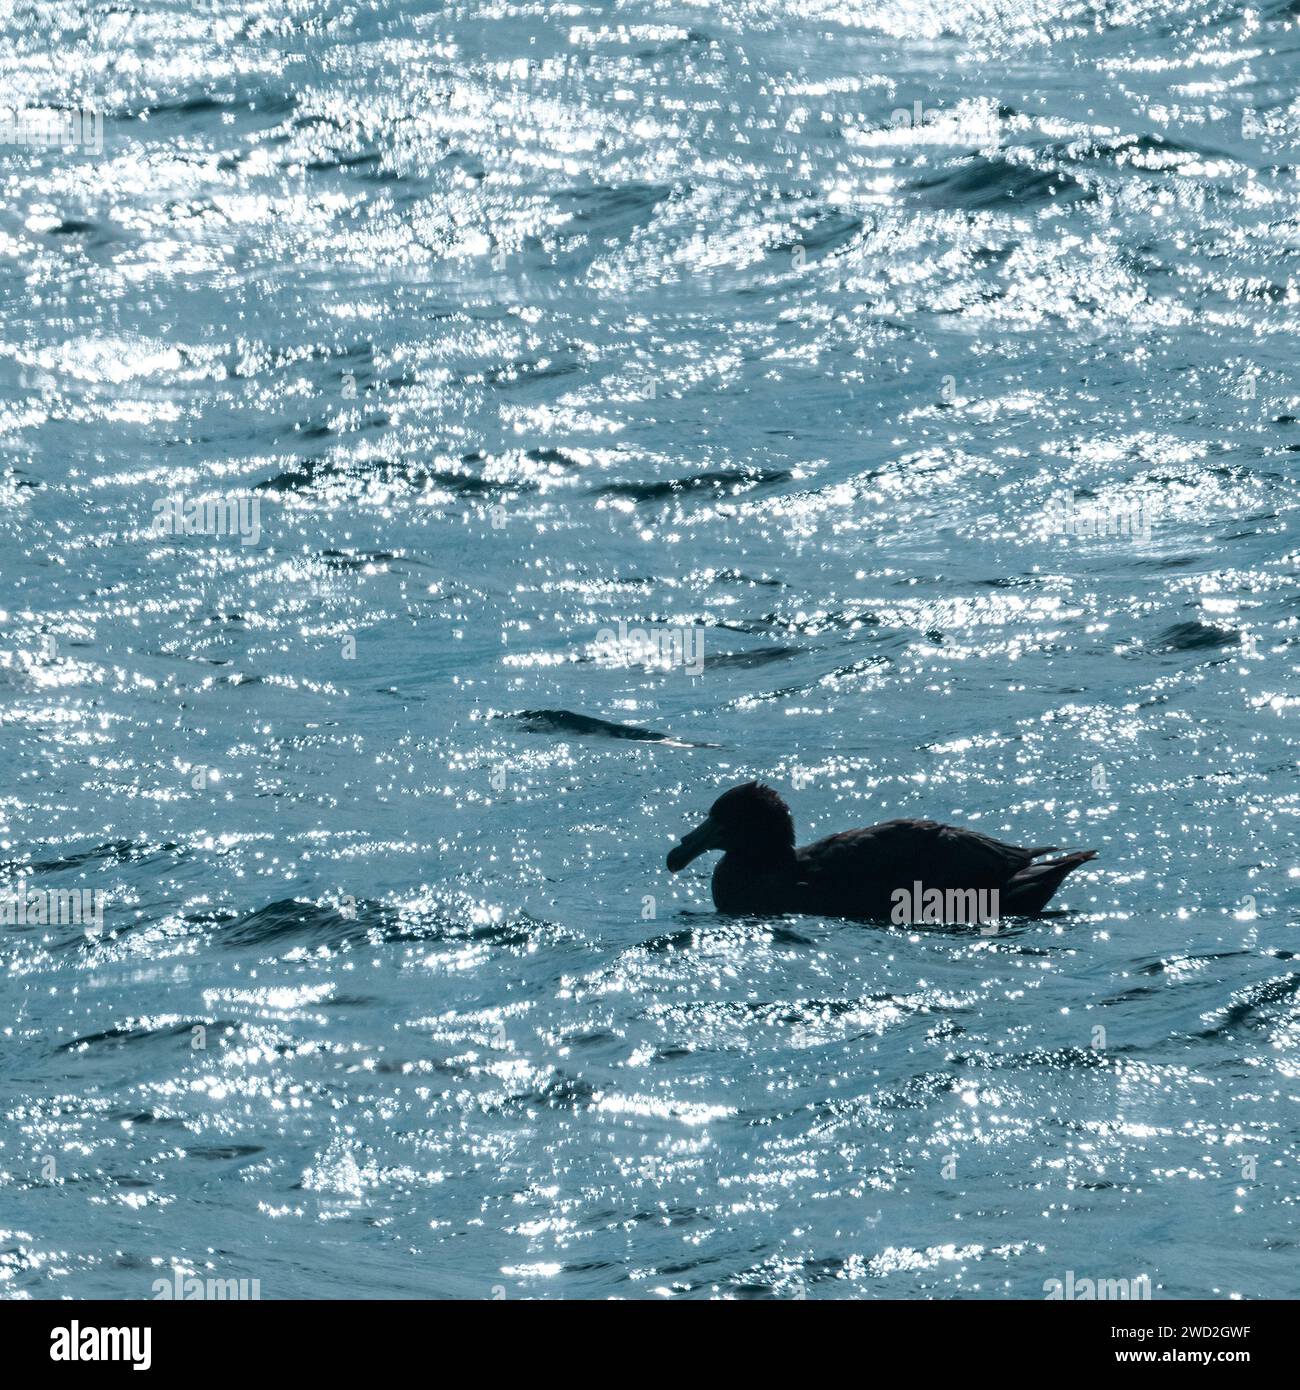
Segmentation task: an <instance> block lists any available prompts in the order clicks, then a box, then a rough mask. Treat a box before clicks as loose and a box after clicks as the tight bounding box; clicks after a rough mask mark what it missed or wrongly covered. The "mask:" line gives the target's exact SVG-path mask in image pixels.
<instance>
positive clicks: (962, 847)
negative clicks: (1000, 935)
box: [799, 820, 1051, 889]
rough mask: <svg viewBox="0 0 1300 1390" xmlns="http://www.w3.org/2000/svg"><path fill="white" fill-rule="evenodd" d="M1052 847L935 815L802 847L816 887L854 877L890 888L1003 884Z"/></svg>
mask: <svg viewBox="0 0 1300 1390" xmlns="http://www.w3.org/2000/svg"><path fill="white" fill-rule="evenodd" d="M1049 848H1051V846H1045V847H1040V848H1035V849H1029V848H1025V847H1023V846H1021V845H1009V844H1006V843H1004V842H1003V841H1001V840H994V839H992V838H991V837H990V836H988V835H981V834H980V832H979V831H978V830H964V829H962V828H960V827H959V826H955V825H940V824H939V823H938V822H937V821H932V820H891V821H885V822H883V823H882V824H880V825H872V826H867V827H866V828H864V829H862V830H845V831H841V832H840V834H838V835H830V836H827V838H826V839H824V840H818V841H817V842H816V843H815V844H811V845H808V846H807V847H806V848H804V849H802V850H800V851H799V877H800V879H801V880H803V881H804V882H806V883H808V885H809V886H810V887H814V888H815V887H816V886H818V885H819V884H826V883H830V882H836V883H840V884H843V883H844V882H845V881H846V879H848V878H850V877H857V878H860V879H862V880H865V881H873V882H875V883H878V884H882V885H884V884H888V885H889V886H890V887H906V888H910V887H911V886H912V884H913V883H915V882H919V883H921V884H923V885H924V886H925V887H926V888H939V889H947V888H1000V887H1002V886H1003V885H1004V884H1005V883H1006V882H1007V880H1008V879H1009V878H1011V876H1012V875H1013V874H1016V873H1019V871H1020V870H1021V869H1023V868H1025V867H1026V866H1027V865H1028V864H1030V863H1032V861H1033V860H1034V858H1035V857H1036V856H1037V855H1040V854H1045V853H1046V852H1047V849H1049Z"/></svg>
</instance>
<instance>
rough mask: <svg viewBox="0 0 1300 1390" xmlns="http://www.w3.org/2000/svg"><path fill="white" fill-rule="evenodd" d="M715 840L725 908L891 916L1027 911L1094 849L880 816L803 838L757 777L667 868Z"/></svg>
mask: <svg viewBox="0 0 1300 1390" xmlns="http://www.w3.org/2000/svg"><path fill="white" fill-rule="evenodd" d="M711 849H720V850H722V851H723V855H722V858H721V859H720V860H719V861H718V864H717V867H716V868H715V869H714V870H713V904H714V906H715V907H716V908H717V909H718V911H719V912H727V913H733V914H736V915H738V916H739V915H746V916H748V915H757V916H778V915H781V914H783V913H787V912H799V913H813V914H816V915H818V916H824V917H856V918H859V919H863V920H869V921H876V920H883V921H891V920H892V921H895V922H904V921H906V922H913V921H924V922H951V921H963V922H966V921H976V920H987V919H989V918H990V917H992V918H994V919H996V918H997V917H998V916H1003V915H1015V916H1032V915H1033V914H1034V913H1037V912H1041V911H1042V910H1043V908H1044V907H1046V906H1047V903H1048V900H1049V899H1050V898H1051V896H1052V894H1053V893H1055V892H1056V890H1057V889H1058V888H1059V887H1060V886H1061V881H1062V879H1064V878H1065V876H1066V874H1068V873H1069V872H1070V870H1071V869H1077V868H1078V867H1079V865H1080V864H1083V863H1086V862H1087V861H1088V860H1089V859H1093V858H1095V857H1096V851H1095V850H1090V849H1085V850H1078V851H1076V852H1075V853H1073V854H1066V855H1063V856H1062V857H1061V858H1060V859H1045V860H1042V861H1041V862H1039V863H1035V862H1034V861H1035V860H1036V859H1038V856H1039V855H1041V854H1050V853H1053V852H1055V851H1056V849H1057V847H1056V846H1055V845H1043V846H1040V847H1038V848H1036V849H1026V848H1023V847H1021V846H1019V845H1008V844H1004V843H1003V842H1002V841H1001V840H993V839H990V838H989V837H988V836H987V835H981V834H980V833H979V831H977V830H963V829H961V828H960V827H959V826H955V825H940V824H939V823H938V822H937V821H932V820H891V821H885V822H883V823H882V824H880V825H871V826H867V827H865V828H864V829H862V830H843V831H841V832H840V833H839V834H838V835H828V836H827V837H826V839H824V840H818V841H816V842H815V843H814V844H811V845H805V846H804V847H803V848H802V849H796V848H795V843H794V817H793V816H791V814H790V808H789V807H788V806H787V805H786V804H785V802H784V801H782V799H781V797H780V795H779V794H778V793H777V792H775V791H773V789H772V788H771V787H765V786H763V785H762V783H759V782H747V783H745V785H744V786H743V787H733V788H732V789H731V790H730V791H729V792H724V793H723V794H722V795H721V796H720V797H719V798H718V799H717V800H716V801H715V802H714V803H713V807H712V809H711V810H710V811H709V814H708V817H707V819H705V821H704V822H703V823H702V824H701V825H698V826H697V827H696V828H695V829H694V830H692V831H691V832H690V834H688V835H686V836H684V837H683V839H682V842H681V844H679V845H677V846H676V847H675V848H674V849H673V850H672V852H671V853H670V854H669V855H668V867H669V869H670V870H672V872H673V873H676V872H677V871H678V870H679V869H684V868H685V867H686V865H687V864H689V863H690V862H691V860H692V859H695V858H696V857H697V856H699V855H701V854H703V853H704V852H705V851H706V850H711ZM900 894H901V895H902V896H900ZM936 894H938V895H939V896H938V897H936V896H935V895H936ZM990 904H991V905H992V906H991V911H990Z"/></svg>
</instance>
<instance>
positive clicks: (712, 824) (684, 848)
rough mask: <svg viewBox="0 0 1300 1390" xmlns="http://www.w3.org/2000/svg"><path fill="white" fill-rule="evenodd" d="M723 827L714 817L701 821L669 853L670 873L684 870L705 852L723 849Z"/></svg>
mask: <svg viewBox="0 0 1300 1390" xmlns="http://www.w3.org/2000/svg"><path fill="white" fill-rule="evenodd" d="M720 834H721V827H720V826H719V825H718V823H717V821H715V820H714V819H713V817H712V816H709V817H707V818H706V819H705V820H703V821H701V822H700V824H699V825H697V826H696V827H695V829H694V830H692V831H691V832H690V833H689V834H687V835H683V836H682V842H681V844H680V845H674V846H673V848H672V849H671V850H669V851H668V869H669V872H670V873H674V874H675V873H677V872H678V871H679V870H681V869H684V868H685V867H686V866H687V864H689V863H690V862H691V860H692V859H698V858H699V857H700V855H702V854H703V853H704V852H705V850H710V849H721V848H722V846H721V844H719V842H718V841H719V836H720Z"/></svg>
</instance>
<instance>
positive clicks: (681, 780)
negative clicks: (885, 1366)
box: [0, 0, 1300, 1298]
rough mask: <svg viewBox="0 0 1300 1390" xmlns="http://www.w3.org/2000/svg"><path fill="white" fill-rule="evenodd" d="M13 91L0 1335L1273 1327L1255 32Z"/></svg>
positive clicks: (1276, 1200)
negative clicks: (74, 917)
mask: <svg viewBox="0 0 1300 1390" xmlns="http://www.w3.org/2000/svg"><path fill="white" fill-rule="evenodd" d="M2 23H3V34H4V43H3V45H0V69H2V71H3V79H4V83H3V85H4V90H5V91H6V92H7V93H8V96H7V97H6V101H7V103H8V104H9V105H10V106H19V107H29V108H42V109H55V108H88V109H91V110H93V111H94V112H97V113H99V114H100V115H101V117H102V150H96V149H94V148H81V149H76V148H39V147H36V146H34V145H33V144H31V143H30V142H29V143H26V144H24V143H23V142H22V141H21V140H11V141H10V142H9V143H8V144H6V145H3V146H0V192H2V196H0V276H2V279H0V309H2V312H0V444H2V445H3V455H2V460H0V464H2V467H3V473H2V474H0V498H2V499H3V503H4V505H3V507H2V508H0V547H2V548H0V555H2V556H3V559H2V560H0V573H2V583H0V714H2V725H0V747H2V748H3V770H4V779H3V786H2V787H0V848H2V850H3V855H2V859H3V866H4V867H3V877H4V885H5V889H6V891H8V892H10V893H16V892H17V891H18V886H19V885H21V886H22V887H23V889H24V890H50V889H89V890H97V891H99V892H101V893H102V894H104V898H103V899H102V900H101V901H103V902H104V903H105V914H104V928H105V929H104V931H103V933H98V932H96V931H94V930H93V929H92V930H90V931H86V930H83V929H82V927H80V926H78V925H76V924H75V923H74V924H57V925H51V924H48V923H46V924H41V923H39V922H37V923H34V922H32V921H27V922H22V921H12V920H11V921H10V922H9V923H8V924H7V925H5V926H3V927H2V928H0V951H2V952H3V973H2V974H0V981H2V983H0V1014H2V1017H0V1058H2V1061H3V1066H2V1068H0V1072H2V1075H3V1079H2V1080H0V1114H2V1115H3V1127H2V1128H0V1290H2V1291H3V1294H4V1295H5V1296H8V1297H14V1298H24V1297H35V1298H47V1297H55V1296H65V1295H72V1296H79V1297H80V1296H107V1297H124V1298H141V1297H149V1296H150V1294H151V1285H152V1281H153V1280H155V1279H157V1278H159V1277H160V1276H170V1275H171V1272H172V1270H173V1269H180V1270H182V1271H185V1272H189V1273H199V1274H203V1275H208V1276H219V1277H223V1278H230V1277H236V1278H250V1279H251V1278H256V1279H258V1280H259V1281H260V1289H261V1293H262V1296H263V1297H264V1298H282V1297H316V1296H363V1297H375V1296H384V1297H392V1296H396V1297H422V1296H429V1295H444V1296H447V1295H449V1296H458V1297H472V1298H490V1297H494V1296H496V1297H508V1298H518V1297H540V1298H578V1297H607V1296H615V1297H632V1298H637V1297H652V1296H661V1297H688V1298H692V1297H693V1298H698V1297H732V1298H746V1297H749V1298H753V1297H781V1298H786V1297H809V1298H845V1297H905V1298H949V1297H954V1296H968V1297H979V1298H1002V1297H1019V1298H1041V1297H1042V1296H1043V1291H1044V1285H1045V1281H1048V1280H1051V1279H1058V1278H1059V1279H1064V1278H1065V1277H1066V1273H1067V1271H1073V1272H1074V1274H1075V1277H1076V1279H1077V1278H1083V1277H1094V1278H1095V1277H1107V1278H1132V1277H1136V1276H1137V1275H1139V1274H1143V1273H1145V1274H1147V1275H1149V1277H1150V1279H1151V1281H1152V1285H1153V1289H1154V1292H1155V1296H1156V1297H1171V1296H1201V1297H1229V1296H1233V1295H1236V1296H1244V1297H1254V1296H1263V1295H1269V1296H1279V1295H1288V1294H1293V1293H1295V1291H1296V1289H1297V1275H1296V1268H1297V1266H1296V1257H1297V1249H1296V1246H1297V1210H1298V1202H1300V1188H1298V1186H1297V1173H1298V1171H1300V1169H1298V1164H1300V970H1298V969H1297V966H1296V962H1295V959H1294V956H1293V953H1294V951H1295V950H1296V943H1297V942H1298V941H1300V936H1298V935H1297V932H1296V927H1297V925H1300V915H1298V914H1300V869H1298V868H1297V864H1298V862H1300V860H1298V858H1297V849H1296V846H1297V819H1296V818H1297V814H1298V813H1300V795H1298V794H1297V781H1296V774H1297V741H1298V730H1300V680H1297V672H1298V670H1300V604H1298V603H1297V588H1296V584H1295V570H1296V559H1297V555H1298V554H1300V551H1298V549H1297V542H1296V526H1297V518H1298V517H1300V507H1298V506H1297V494H1296V483H1295V479H1296V469H1297V451H1298V450H1300V389H1298V387H1297V383H1296V380H1295V376H1296V372H1295V365H1296V341H1297V335H1298V334H1300V282H1298V281H1297V277H1296V251H1297V242H1298V241H1300V217H1298V215H1297V193H1298V192H1300V178H1298V177H1297V160H1298V158H1300V155H1298V151H1300V107H1297V105H1296V104H1295V99H1294V77H1295V72H1296V65H1297V51H1298V50H1300V27H1298V26H1300V15H1298V14H1297V11H1296V6H1295V5H1286V4H1281V3H1276V4H1275V3H1265V4H1261V5H1258V6H1254V7H1247V6H1244V5H1239V4H1227V3H1224V4H1177V3H1175V4H1172V5H1170V4H1155V3H1149V2H1148V0H1132V2H1131V3H1125V4H1120V3H1118V2H1117V0H1115V2H1114V3H1103V0H1093V3H1074V2H1072V0H1060V2H1057V3H1051V4H1049V3H1040V2H1039V0H1005V2H1003V0H999V2H998V3H991V4H988V3H985V4H973V3H970V4H968V3H953V2H951V0H949V2H945V3H936V4H929V3H927V4H921V3H914V4H913V3H888V4H866V3H861V4H849V3H836V2H835V0H790V2H789V3H770V2H769V3H758V2H757V0H754V2H753V3H730V4H723V5H719V6H704V5H689V4H659V5H656V4H652V3H647V2H646V0H630V2H629V3H622V4H591V3H573V4H563V5H561V4H555V5H544V6H539V5H527V6H524V5H513V4H498V3H493V4H477V3H469V4H463V5H452V6H441V5H438V6H429V5H423V4H418V3H417V4H414V5H412V4H397V3H382V4H380V5H379V6H378V7H372V6H350V5H342V4H339V3H337V0H293V2H291V0H258V2H257V3H237V2H236V0H232V3H230V4H226V3H222V4H221V5H197V6H196V5H193V4H179V3H178V4H176V5H174V6H172V5H152V6H145V5H143V4H132V3H115V4H107V3H103V0H99V2H98V3H93V4H82V3H78V4H73V3H50V4H41V5H25V4H20V5H15V6H12V7H6V13H5V17H4V19H3V22H2ZM176 496H180V497H183V498H188V499H200V500H201V499H208V500H212V499H231V500H235V501H237V502H241V503H243V504H244V506H245V516H246V517H249V518H256V521H257V525H256V526H254V527H251V528H247V529H246V533H245V534H244V535H242V536H240V535H194V536H185V535H171V534H159V533H158V530H157V527H156V526H155V504H156V503H158V502H159V500H160V499H164V498H169V497H176ZM1062 499H1065V501H1063V500H1062ZM1067 502H1068V504H1069V506H1072V507H1074V508H1075V509H1076V510H1075V511H1074V512H1070V511H1068V509H1065V508H1066V504H1067ZM1063 509H1065V510H1063ZM1080 514H1083V515H1092V516H1094V517H1095V516H1097V515H1104V516H1106V517H1110V518H1116V517H1118V518H1120V519H1121V520H1122V521H1123V522H1124V523H1125V524H1124V525H1117V526H1116V527H1114V528H1112V533H1111V534H1100V535H1090V534H1087V531H1088V530H1089V529H1090V528H1089V527H1088V526H1086V525H1080V524H1076V523H1077V518H1078V516H1079V515H1080ZM1062 516H1064V517H1065V518H1066V521H1065V523H1064V524H1062V521H1061V518H1062ZM1071 517H1074V518H1075V519H1076V522H1075V523H1072V522H1071V521H1070V518H1071ZM1093 529H1096V528H1093ZM1103 529H1104V528H1103ZM620 622H623V623H625V624H627V626H628V627H629V628H632V629H635V628H638V627H641V628H646V629H650V630H655V631H663V630H665V629H670V628H674V627H678V628H686V629H688V630H692V629H698V630H699V631H700V632H701V633H702V637H703V643H704V647H703V651H704V659H703V669H702V671H700V672H699V674H695V675H693V674H691V673H690V672H689V671H688V670H685V669H683V668H682V666H681V665H680V664H679V665H672V664H668V665H665V664H662V663H656V662H653V661H643V660H640V659H638V660H636V661H633V662H632V663H631V664H628V663H623V664H619V663H618V662H615V661H611V660H610V659H608V658H609V651H608V648H607V646H605V645H602V642H601V634H602V631H604V630H606V629H615V630H617V627H618V624H619V623H620ZM750 777H760V778H763V779H765V780H769V781H771V782H772V783H773V784H774V785H776V786H778V787H780V788H781V789H782V790H783V792H785V793H786V795H787V796H788V798H789V800H790V801H791V804H792V806H793V808H794V812H795V815H796V818H797V821H798V825H799V830H800V836H801V839H808V838H812V837H813V836H814V835H816V834H825V833H828V832H830V831H832V830H836V829H842V828H845V827H847V826H851V825H855V824H865V823H870V822H871V821H874V820H880V819H886V818H889V817H891V816H899V815H928V816H932V817H936V818H939V819H950V820H956V821H959V822H962V823H967V824H973V825H976V826H978V827H980V828H982V829H985V830H987V831H989V832H991V833H995V834H1000V835H1005V836H1007V837H1009V838H1012V839H1019V840H1020V841H1021V842H1022V843H1043V842H1045V841H1051V840H1057V841H1059V842H1062V843H1067V844H1071V845H1085V846H1093V847H1096V848H1097V849H1099V850H1100V851H1101V857H1100V858H1099V859H1098V860H1097V861H1096V862H1095V863H1094V864H1090V865H1088V866H1087V867H1086V869H1085V870H1083V871H1081V872H1080V873H1077V874H1076V875H1074V876H1073V877H1072V878H1071V879H1070V881H1069V883H1068V884H1067V885H1066V888H1065V890H1064V891H1063V893H1062V894H1061V896H1060V897H1059V899H1058V901H1057V903H1056V904H1055V906H1056V907H1058V908H1060V909H1061V911H1060V912H1058V913H1057V914H1056V915H1054V916H1050V917H1048V918H1045V919H1043V920H1039V921H1034V922H1014V923H1009V924H1004V926H1003V928H1002V929H1001V930H1000V931H998V932H996V933H995V934H992V935H987V934H981V933H980V932H979V931H977V930H961V929H948V930H920V929H917V930H905V929H894V930H890V929H887V928H883V927H867V926H861V925H850V924H845V923H843V922H838V921H831V920H821V919H815V918H813V919H797V920H796V919H790V920H779V921H748V920H728V919H725V918H722V917H719V916H718V915H716V914H714V913H713V911H712V907H711V901H710V899H709V894H708V881H707V873H708V863H707V861H703V860H702V861H699V863H697V865H695V866H693V867H692V869H690V870H689V871H688V872H687V873H686V874H684V875H683V876H682V877H681V878H680V879H672V878H670V877H669V876H668V875H667V874H666V872H665V870H664V867H663V856H664V853H665V851H666V849H667V848H668V847H669V844H670V843H671V841H672V840H673V839H674V838H676V836H677V835H679V834H680V833H681V832H682V830H683V829H685V828H686V827H687V826H688V825H689V824H690V823H691V820H692V816H693V815H695V814H696V813H697V812H698V811H699V810H700V809H701V808H702V807H705V806H707V805H708V803H709V802H710V801H711V800H712V799H713V798H714V796H716V795H717V793H718V791H719V790H721V789H723V788H725V787H726V786H729V785H732V784H734V783H736V782H738V781H741V780H744V779H747V778H750Z"/></svg>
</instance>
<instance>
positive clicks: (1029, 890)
mask: <svg viewBox="0 0 1300 1390" xmlns="http://www.w3.org/2000/svg"><path fill="white" fill-rule="evenodd" d="M1096 857H1097V851H1096V850H1095V849H1081V850H1076V851H1075V853H1073V854H1066V855H1063V856H1062V857H1061V858H1060V859H1046V860H1044V861H1043V862H1042V863H1041V864H1030V866H1029V867H1028V868H1027V869H1021V870H1020V872H1019V873H1018V874H1013V875H1012V876H1011V877H1010V878H1009V879H1008V880H1007V884H1006V887H1005V888H1004V889H1003V890H1002V900H1001V904H1000V906H1001V909H1002V911H1003V912H1004V913H1008V914H1011V915H1013V916H1017V917H1032V916H1033V915H1034V914H1035V913H1038V912H1041V911H1042V910H1043V909H1044V908H1045V907H1046V906H1047V904H1048V903H1049V902H1050V901H1051V899H1052V894H1053V893H1055V892H1056V890H1057V889H1058V888H1059V887H1060V886H1061V883H1062V881H1063V880H1064V878H1065V876H1066V874H1068V873H1070V872H1071V870H1073V869H1077V868H1078V867H1079V865H1080V864H1086V863H1087V862H1088V860H1089V859H1096Z"/></svg>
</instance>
